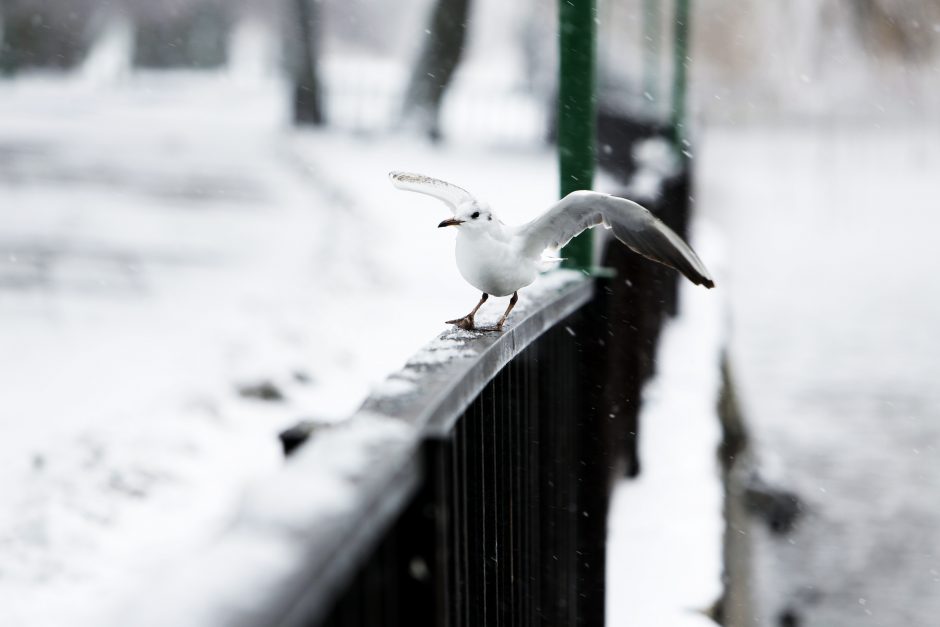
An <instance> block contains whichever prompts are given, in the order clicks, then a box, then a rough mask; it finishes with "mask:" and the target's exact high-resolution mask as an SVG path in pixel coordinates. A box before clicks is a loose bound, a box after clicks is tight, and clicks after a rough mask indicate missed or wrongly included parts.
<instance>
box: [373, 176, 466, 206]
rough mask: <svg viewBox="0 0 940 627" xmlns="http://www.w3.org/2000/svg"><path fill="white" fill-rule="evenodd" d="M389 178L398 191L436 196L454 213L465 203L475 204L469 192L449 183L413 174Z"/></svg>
mask: <svg viewBox="0 0 940 627" xmlns="http://www.w3.org/2000/svg"><path fill="white" fill-rule="evenodd" d="M388 177H389V178H390V179H391V180H392V185H394V186H395V187H397V188H398V189H405V190H408V191H409V192H418V193H421V194H427V195H428V196H434V197H435V198H437V199H438V200H443V201H444V203H446V204H447V206H448V207H450V210H451V212H452V213H455V214H456V213H457V207H459V206H460V205H461V204H463V203H465V202H473V200H474V198H473V196H471V195H470V192H468V191H467V190H465V189H463V188H460V187H457V186H456V185H453V184H451V183H448V182H447V181H442V180H440V179H435V178H431V177H430V176H425V175H423V174H414V173H412V172H389V173H388Z"/></svg>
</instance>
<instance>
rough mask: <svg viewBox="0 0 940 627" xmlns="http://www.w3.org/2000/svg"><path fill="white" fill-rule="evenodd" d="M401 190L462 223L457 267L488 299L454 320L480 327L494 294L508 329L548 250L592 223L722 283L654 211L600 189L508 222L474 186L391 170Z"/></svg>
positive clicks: (704, 281) (693, 274) (695, 278)
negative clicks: (505, 303) (503, 303)
mask: <svg viewBox="0 0 940 627" xmlns="http://www.w3.org/2000/svg"><path fill="white" fill-rule="evenodd" d="M389 177H390V178H391V180H392V184H393V185H394V186H395V187H397V188H398V189H404V190H408V191H412V192H419V193H422V194H427V195H429V196H433V197H434V198H437V199H439V200H442V201H444V203H445V204H446V205H447V206H448V207H450V210H451V212H453V214H454V217H453V218H450V219H448V220H444V221H443V222H441V223H440V224H438V225H437V226H438V227H444V226H455V227H457V247H456V256H457V269H458V270H459V271H460V274H461V276H463V278H464V279H465V280H466V281H467V283H469V284H470V285H472V286H474V287H475V288H477V289H478V290H480V291H482V292H483V297H482V298H480V302H478V303H477V305H476V307H474V308H473V310H472V311H471V312H470V313H468V314H467V315H466V316H464V317H462V318H457V319H454V320H448V321H447V324H454V325H456V326H458V327H460V328H461V329H467V330H474V329H475V328H476V327H475V326H474V321H473V317H474V316H475V315H476V313H477V310H479V309H480V307H481V306H482V305H483V303H485V302H486V299H487V298H489V296H490V295H493V296H509V295H510V294H512V299H510V301H509V307H507V308H506V311H505V313H503V315H502V317H501V318H500V319H499V322H497V323H496V326H495V327H494V329H493V330H500V329H502V328H503V324H504V323H505V322H506V318H507V317H508V316H509V312H510V311H512V308H513V307H514V306H515V305H516V301H517V300H518V298H519V295H518V290H520V289H522V288H523V287H525V286H527V285H529V284H530V283H532V282H533V281H534V280H535V278H536V277H537V276H538V273H539V269H540V267H541V265H542V253H543V252H545V250H546V249H558V248H561V247H562V246H564V245H565V244H567V243H568V242H569V241H570V240H571V239H572V238H574V237H575V236H576V235H578V234H579V233H581V232H582V231H584V230H585V229H589V228H591V227H595V226H599V225H603V226H604V227H605V228H608V229H611V230H612V231H613V234H614V236H615V237H616V238H617V239H618V240H620V241H621V242H623V243H624V244H626V245H627V246H628V247H629V248H630V250H632V251H634V252H637V253H639V254H641V255H643V256H644V257H646V258H647V259H652V260H653V261H658V262H659V263H662V264H665V265H667V266H670V267H672V268H675V269H676V270H678V271H679V272H681V273H682V274H684V275H685V276H686V278H688V279H689V280H690V281H692V282H693V283H695V284H696V285H704V286H705V287H708V288H711V287H714V286H715V282H714V281H713V280H712V278H711V275H710V274H709V273H708V270H707V269H706V268H705V265H704V264H703V263H702V262H701V260H700V259H699V258H698V255H696V254H695V252H694V251H693V250H692V249H691V248H690V247H689V245H688V244H686V243H685V242H684V241H682V238H681V237H679V236H678V235H676V234H675V233H674V232H673V231H672V229H670V228H669V227H668V226H666V225H665V224H663V223H662V222H661V221H660V220H659V219H658V218H656V217H655V216H654V215H653V214H652V213H650V212H649V211H648V210H647V209H646V208H644V207H642V206H641V205H638V204H637V203H635V202H633V201H632V200H627V199H625V198H618V197H617V196H611V195H609V194H602V193H600V192H593V191H577V192H572V193H570V194H568V195H567V196H565V197H564V198H562V199H561V200H560V201H558V202H557V203H555V204H554V205H553V206H551V207H549V209H548V210H547V211H546V212H545V213H543V214H542V215H540V216H539V217H537V218H536V219H534V220H532V221H531V222H529V223H527V224H523V225H520V226H515V227H511V226H506V225H505V224H503V223H502V222H501V221H500V220H499V218H497V217H496V216H495V215H494V214H493V212H492V211H491V210H490V207H489V205H487V204H486V203H484V202H480V201H479V200H477V199H476V198H474V197H473V196H471V195H470V193H469V192H467V191H466V190H464V189H462V188H460V187H457V186H456V185H453V184H451V183H448V182H446V181H441V180H439V179H435V178H431V177H429V176H424V175H422V174H413V173H410V172H390V173H389Z"/></svg>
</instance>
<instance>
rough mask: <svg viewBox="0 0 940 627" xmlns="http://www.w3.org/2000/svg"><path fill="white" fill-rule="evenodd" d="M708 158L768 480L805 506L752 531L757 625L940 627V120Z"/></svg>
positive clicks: (712, 146) (746, 131) (720, 140)
mask: <svg viewBox="0 0 940 627" xmlns="http://www.w3.org/2000/svg"><path fill="white" fill-rule="evenodd" d="M698 157H699V159H698V163H699V166H700V177H699V182H700V185H699V193H698V197H699V201H700V204H701V206H703V208H704V210H705V212H706V214H707V215H709V216H710V217H711V218H713V219H715V220H716V221H718V223H719V224H720V225H721V226H722V227H723V230H724V231H725V232H726V233H727V237H728V251H729V252H728V255H729V263H728V268H729V272H728V275H727V277H726V280H725V282H724V286H725V287H726V288H727V293H729V294H730V295H731V299H732V307H731V311H732V318H733V342H732V346H733V351H732V352H733V358H734V366H735V372H736V374H737V379H738V383H739V384H740V389H739V393H740V394H741V397H742V400H743V402H744V412H745V418H746V419H747V420H748V421H749V426H750V428H751V431H752V434H753V436H754V439H755V441H756V445H757V451H756V452H757V455H758V457H759V459H760V465H761V470H762V472H763V473H764V474H765V476H766V477H767V479H769V480H770V481H772V482H774V483H776V484H778V485H781V486H782V487H784V488H787V489H791V490H795V491H796V492H797V493H798V494H799V495H800V497H801V498H802V499H803V501H804V502H805V504H806V513H805V514H804V516H803V518H802V519H801V520H799V521H798V522H797V527H796V530H795V531H794V533H792V534H789V535H785V536H774V535H772V534H770V533H769V532H768V531H767V530H766V529H764V528H763V527H761V526H756V527H755V529H754V531H755V533H754V535H753V537H754V539H755V548H754V572H755V575H754V577H755V581H754V582H753V589H754V590H755V592H756V602H757V603H756V610H757V613H758V615H759V618H760V620H761V621H762V622H760V623H759V624H799V625H803V626H807V627H814V626H818V627H839V626H842V625H846V626H847V625H853V626H854V625H881V626H885V627H889V626H896V625H912V626H914V625H916V626H918V627H921V626H923V627H926V626H928V625H936V624H937V616H938V614H940V554H938V548H937V547H938V546H940V506H938V502H940V501H938V500H937V498H936V495H937V494H938V492H940V463H938V461H940V457H938V454H940V448H938V446H940V444H938V443H940V422H938V420H937V417H938V416H940V386H938V384H937V375H938V373H940V333H938V332H937V321H938V320H940V283H938V280H937V276H938V273H940V248H938V236H937V233H938V230H940V201H938V198H940V177H938V176H937V173H938V172H940V128H937V127H936V126H929V125H928V126H915V125H914V124H913V123H912V125H911V126H910V127H903V126H902V127H886V128H879V127H877V126H870V127H867V128H865V127H857V126H854V127H838V126H835V127H833V126H830V125H826V126H820V127H817V128H814V127H812V126H803V127H794V128H785V129H770V128H762V127H756V128H754V127H751V128H749V127H738V128H735V129H730V128H716V129H711V130H710V131H709V132H707V133H706V134H705V136H704V137H703V141H702V143H701V146H700V148H699V150H698ZM784 619H787V620H790V621H791V622H789V623H784V622H779V623H778V621H783V620H784ZM792 621H798V623H797V622H792Z"/></svg>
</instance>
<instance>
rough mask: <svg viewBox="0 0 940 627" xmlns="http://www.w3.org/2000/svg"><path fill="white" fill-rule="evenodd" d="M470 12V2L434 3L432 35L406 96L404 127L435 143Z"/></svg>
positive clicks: (419, 59) (419, 60)
mask: <svg viewBox="0 0 940 627" xmlns="http://www.w3.org/2000/svg"><path fill="white" fill-rule="evenodd" d="M469 11H470V0H436V1H435V3H434V8H433V9H432V11H431V19H430V23H429V25H428V31H429V32H428V34H427V37H426V39H425V41H424V46H423V47H422V49H421V55H420V56H419V57H418V60H417V63H415V66H414V71H413V72H412V74H411V80H410V81H409V83H408V89H407V91H406V92H405V102H404V108H403V112H402V121H403V123H404V125H405V126H410V127H413V128H415V129H417V130H418V131H419V132H422V133H425V134H427V135H428V136H429V137H431V139H434V140H438V139H440V137H441V130H440V109H441V101H442V100H443V98H444V92H445V91H446V89H447V86H448V85H449V84H450V80H451V78H452V77H453V75H454V70H456V69H457V64H458V63H460V57H461V55H462V53H463V48H464V39H465V37H466V32H467V17H468V15H469Z"/></svg>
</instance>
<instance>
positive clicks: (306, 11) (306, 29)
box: [285, 0, 324, 125]
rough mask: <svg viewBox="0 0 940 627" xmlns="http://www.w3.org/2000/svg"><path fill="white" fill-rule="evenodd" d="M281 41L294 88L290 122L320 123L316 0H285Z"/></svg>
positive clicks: (321, 99)
mask: <svg viewBox="0 0 940 627" xmlns="http://www.w3.org/2000/svg"><path fill="white" fill-rule="evenodd" d="M289 4H290V6H289V7H288V11H287V29H288V33H289V36H288V37H287V38H286V40H285V45H286V47H287V59H288V66H289V71H290V74H291V78H292V80H293V89H294V122H295V123H297V124H314V125H320V124H323V122H324V116H323V96H322V90H321V87H320V76H319V56H320V55H319V49H320V33H319V24H320V20H319V17H320V8H319V3H318V2H317V1H316V0H313V1H311V0H289Z"/></svg>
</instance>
